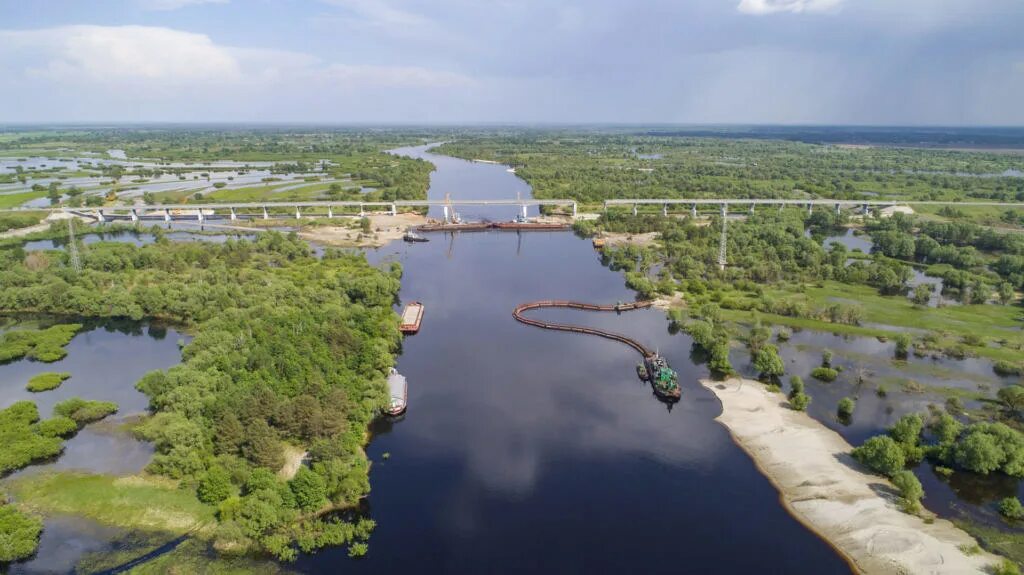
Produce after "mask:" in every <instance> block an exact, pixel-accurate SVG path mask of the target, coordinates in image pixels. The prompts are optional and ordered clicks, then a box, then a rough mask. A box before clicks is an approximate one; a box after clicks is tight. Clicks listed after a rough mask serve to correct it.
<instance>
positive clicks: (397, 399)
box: [387, 367, 409, 416]
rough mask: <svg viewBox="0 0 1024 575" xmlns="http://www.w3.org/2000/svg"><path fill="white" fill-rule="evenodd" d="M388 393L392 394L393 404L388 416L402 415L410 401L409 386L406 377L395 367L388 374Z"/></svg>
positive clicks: (389, 407) (389, 406) (389, 408)
mask: <svg viewBox="0 0 1024 575" xmlns="http://www.w3.org/2000/svg"><path fill="white" fill-rule="evenodd" d="M388 393H390V394H391V403H389V404H388V409H387V414H388V415H391V416H396V415H402V413H404V412H405V408H406V405H407V404H408V400H409V385H408V384H407V383H406V381H405V376H404V375H402V374H400V373H398V370H396V369H395V368H393V367H392V368H391V370H390V371H389V372H388Z"/></svg>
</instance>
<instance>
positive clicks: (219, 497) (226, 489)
mask: <svg viewBox="0 0 1024 575" xmlns="http://www.w3.org/2000/svg"><path fill="white" fill-rule="evenodd" d="M233 494H234V486H232V485H231V477H230V476H229V475H228V472H227V471H225V470H224V468H223V467H221V466H219V465H215V466H213V467H210V469H208V470H207V471H206V473H205V474H203V476H202V477H201V478H200V479H199V486H198V488H197V489H196V495H197V496H198V497H199V500H200V501H202V502H203V503H209V504H210V505H216V504H218V503H220V502H221V501H224V500H225V499H227V498H228V497H231V495H233Z"/></svg>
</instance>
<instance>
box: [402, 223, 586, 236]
mask: <svg viewBox="0 0 1024 575" xmlns="http://www.w3.org/2000/svg"><path fill="white" fill-rule="evenodd" d="M568 229H569V224H563V223H557V222H519V221H514V222H465V223H457V224H456V223H436V224H424V225H422V226H420V227H418V228H416V231H418V232H421V233H425V232H482V231H486V230H510V231H564V230H568Z"/></svg>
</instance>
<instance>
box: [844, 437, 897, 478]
mask: <svg viewBox="0 0 1024 575" xmlns="http://www.w3.org/2000/svg"><path fill="white" fill-rule="evenodd" d="M853 457H854V459H856V460H857V461H859V462H861V463H862V464H864V465H865V466H867V467H868V468H869V469H871V470H872V471H874V472H875V473H878V474H879V475H885V476H887V477H890V476H893V475H895V474H896V472H898V471H901V470H902V469H903V467H904V465H906V458H905V457H904V455H903V450H902V449H900V446H899V444H897V443H896V442H895V441H894V440H893V438H891V437H889V436H888V435H876V436H875V437H872V438H871V439H868V440H867V441H865V442H864V443H863V444H862V445H861V446H860V447H856V448H854V450H853Z"/></svg>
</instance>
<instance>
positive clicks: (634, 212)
mask: <svg viewBox="0 0 1024 575" xmlns="http://www.w3.org/2000/svg"><path fill="white" fill-rule="evenodd" d="M633 215H634V216H635V215H636V204H633Z"/></svg>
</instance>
